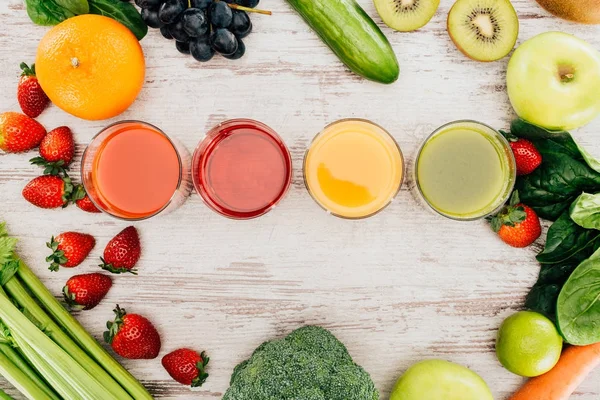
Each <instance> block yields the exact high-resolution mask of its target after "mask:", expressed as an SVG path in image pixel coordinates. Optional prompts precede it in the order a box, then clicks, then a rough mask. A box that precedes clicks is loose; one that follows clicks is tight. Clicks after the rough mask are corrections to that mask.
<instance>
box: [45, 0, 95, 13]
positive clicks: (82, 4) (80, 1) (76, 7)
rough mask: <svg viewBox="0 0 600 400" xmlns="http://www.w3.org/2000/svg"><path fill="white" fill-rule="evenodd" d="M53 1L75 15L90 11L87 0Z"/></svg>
mask: <svg viewBox="0 0 600 400" xmlns="http://www.w3.org/2000/svg"><path fill="white" fill-rule="evenodd" d="M47 2H48V1H44V3H47ZM54 2H55V3H56V4H57V5H58V6H60V7H62V8H64V9H65V10H68V11H70V12H72V13H73V14H75V15H81V14H87V13H89V12H90V5H89V3H88V0H54Z"/></svg>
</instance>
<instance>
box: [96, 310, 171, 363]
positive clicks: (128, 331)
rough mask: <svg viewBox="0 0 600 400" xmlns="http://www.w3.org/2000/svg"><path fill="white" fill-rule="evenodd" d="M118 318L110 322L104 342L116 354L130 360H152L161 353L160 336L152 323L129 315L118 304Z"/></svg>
mask: <svg viewBox="0 0 600 400" xmlns="http://www.w3.org/2000/svg"><path fill="white" fill-rule="evenodd" d="M114 311H115V314H116V318H115V320H114V321H113V322H108V324H107V327H108V331H106V332H104V340H105V341H106V342H107V343H109V344H110V345H111V347H112V348H113V350H114V351H115V353H117V354H118V355H120V356H121V357H125V358H130V359H152V358H156V357H158V353H160V346H161V344H160V335H159V334H158V332H157V331H156V328H154V325H152V323H151V322H150V321H149V320H148V319H146V318H144V317H142V316H141V315H138V314H127V312H126V311H125V310H124V309H121V308H120V307H119V305H118V304H117V308H115V310H114Z"/></svg>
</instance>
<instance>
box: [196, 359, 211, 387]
mask: <svg viewBox="0 0 600 400" xmlns="http://www.w3.org/2000/svg"><path fill="white" fill-rule="evenodd" d="M200 358H201V360H200V361H198V363H197V364H196V368H198V376H197V377H196V378H194V380H193V381H192V387H200V386H202V385H203V384H204V382H206V378H208V374H207V373H206V366H207V365H208V362H209V361H210V357H208V356H207V355H206V352H205V351H203V352H202V353H200Z"/></svg>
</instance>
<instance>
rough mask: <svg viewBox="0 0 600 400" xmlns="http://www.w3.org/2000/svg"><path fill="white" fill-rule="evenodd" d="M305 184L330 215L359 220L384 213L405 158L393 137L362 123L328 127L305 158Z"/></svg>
mask: <svg viewBox="0 0 600 400" xmlns="http://www.w3.org/2000/svg"><path fill="white" fill-rule="evenodd" d="M303 169H304V182H305V184H306V188H307V189H308V192H309V193H310V195H311V196H312V198H313V199H314V200H315V201H316V202H317V204H319V205H320V206H321V207H322V208H324V209H325V210H326V211H327V212H329V213H331V214H333V215H335V216H337V217H341V218H348V219H359V218H366V217H369V216H372V215H374V214H376V213H378V212H379V211H381V210H382V209H383V208H385V207H386V206H387V205H388V204H390V202H391V201H392V200H393V198H394V197H395V196H396V194H398V191H399V190H400V186H401V185H402V181H403V179H404V159H403V156H402V151H401V150H400V147H399V146H398V144H397V143H396V141H395V140H394V138H393V137H392V136H391V135H390V134H389V133H388V132H387V131H386V130H385V129H383V128H382V127H381V126H379V125H377V124H374V123H373V122H370V121H367V120H364V119H343V120H340V121H337V122H334V123H332V124H330V125H328V126H326V127H325V128H324V129H323V130H322V131H321V132H320V133H319V134H318V135H317V136H315V138H314V139H313V141H312V143H311V145H310V148H309V149H308V151H307V152H306V155H305V157H304V168H303Z"/></svg>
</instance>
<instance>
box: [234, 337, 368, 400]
mask: <svg viewBox="0 0 600 400" xmlns="http://www.w3.org/2000/svg"><path fill="white" fill-rule="evenodd" d="M248 399H252V400H272V399H304V400H308V399H311V400H312V399H315V400H317V399H319V400H323V399H327V400H379V393H378V392H377V389H375V385H374V384H373V381H372V380H371V377H370V376H369V374H368V373H367V372H366V371H365V370H364V369H362V368H361V367H359V366H358V365H356V364H355V363H354V362H353V361H352V358H351V357H350V355H349V354H348V350H346V347H345V346H344V345H343V344H342V343H341V342H340V341H339V340H337V339H336V337H335V336H333V335H332V334H331V333H330V332H329V331H327V330H326V329H323V328H320V327H316V326H306V327H303V328H300V329H297V330H295V331H294V332H292V333H290V334H289V335H288V336H287V337H285V338H283V339H279V340H273V341H270V342H266V343H263V344H262V345H260V346H259V347H258V348H257V349H256V350H255V351H254V353H253V354H252V357H250V359H249V360H246V361H244V362H243V363H241V364H239V365H238V366H237V367H235V370H234V371H233V375H232V376H231V386H230V387H229V389H228V390H227V392H226V393H225V395H224V396H223V400H248Z"/></svg>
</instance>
